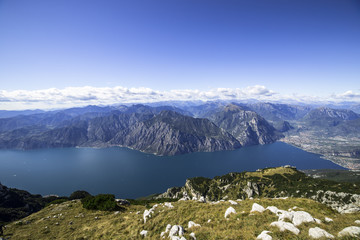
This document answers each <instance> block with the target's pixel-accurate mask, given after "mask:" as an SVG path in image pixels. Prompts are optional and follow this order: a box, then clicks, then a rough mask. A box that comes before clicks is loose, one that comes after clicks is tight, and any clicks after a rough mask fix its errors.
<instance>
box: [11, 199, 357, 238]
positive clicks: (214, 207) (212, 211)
mask: <svg viewBox="0 0 360 240" xmlns="http://www.w3.org/2000/svg"><path fill="white" fill-rule="evenodd" d="M254 202H256V203H259V204H260V205H262V206H264V207H267V206H276V207H278V208H279V209H284V210H287V209H289V208H292V207H294V206H297V207H298V209H300V210H304V211H307V212H309V213H310V214H311V215H312V216H313V217H315V218H318V219H320V220H322V221H323V223H321V224H316V223H311V224H302V225H300V226H299V229H300V231H301V232H300V234H299V235H298V236H295V235H294V234H292V233H290V232H280V231H279V230H278V229H277V228H274V227H270V226H269V225H270V223H271V222H273V221H276V220H277V217H276V216H275V214H272V213H271V212H269V211H265V212H263V213H256V214H253V215H252V214H250V210H251V207H252V204H253V203H254ZM172 204H173V205H174V208H172V209H170V208H167V207H164V206H159V207H158V208H156V211H155V214H154V216H153V217H152V218H151V219H149V220H148V221H147V222H146V223H145V224H144V222H143V212H144V210H145V209H146V208H145V207H144V206H136V205H132V206H129V207H127V208H126V210H125V211H124V212H120V213H118V214H115V213H114V212H102V211H89V210H85V209H83V208H82V205H81V203H80V202H79V201H73V202H65V203H62V204H59V205H52V206H49V207H46V208H45V209H43V210H41V211H40V212H38V213H35V214H32V215H31V216H28V217H27V218H24V219H23V220H22V221H21V222H14V223H12V224H9V225H8V226H7V228H6V229H5V231H4V234H5V237H11V239H12V240H16V239H142V237H141V236H140V234H139V233H140V231H141V230H148V231H149V233H148V236H147V238H146V239H160V233H161V232H162V231H165V227H166V225H167V224H171V225H174V224H177V225H182V226H183V227H184V228H185V238H186V239H188V240H189V239H191V238H190V237H189V234H190V233H191V232H195V234H196V237H197V239H198V240H205V239H207V240H215V239H255V238H256V236H257V235H258V234H260V233H261V232H262V231H263V230H269V231H272V233H271V235H272V237H273V239H309V237H308V230H309V228H310V227H315V226H319V227H320V228H322V229H324V230H326V231H328V232H329V233H331V234H333V235H335V236H336V235H337V233H338V232H339V231H341V230H342V229H343V228H345V227H348V226H355V225H356V224H355V223H354V221H355V220H357V219H360V213H356V214H343V215H342V214H339V213H337V212H334V211H333V210H331V209H330V208H328V207H326V206H325V205H322V204H319V203H317V202H315V201H312V200H309V199H299V198H289V199H286V200H282V199H255V200H245V201H241V202H239V204H238V205H230V203H229V202H222V203H219V204H209V203H199V202H194V201H186V202H184V201H179V202H174V203H172ZM230 206H232V207H234V208H235V209H236V212H237V214H233V215H230V217H229V219H225V218H224V213H225V211H226V209H227V208H228V207H230ZM138 211H140V213H139V214H136V212H138ZM59 214H62V216H59ZM82 214H83V217H82ZM54 216H57V217H55V218H54ZM96 217H97V218H98V219H95V218H96ZM325 217H330V218H332V219H333V220H334V222H332V223H325V222H324V218H325ZM209 219H211V222H209V223H208V220H209ZM189 221H194V222H195V223H198V224H201V227H194V228H192V229H187V224H188V222H189ZM70 222H72V224H70ZM348 239H351V238H348Z"/></svg>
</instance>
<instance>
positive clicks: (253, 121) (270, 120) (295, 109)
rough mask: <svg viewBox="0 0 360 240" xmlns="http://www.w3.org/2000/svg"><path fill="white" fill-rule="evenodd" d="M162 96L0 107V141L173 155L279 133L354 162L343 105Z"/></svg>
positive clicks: (351, 126)
mask: <svg viewBox="0 0 360 240" xmlns="http://www.w3.org/2000/svg"><path fill="white" fill-rule="evenodd" d="M166 104H169V105H161V103H157V104H155V103H154V104H151V106H149V105H142V104H136V105H114V106H103V107H100V106H87V107H79V108H70V109H64V110H56V111H34V112H31V111H30V112H29V111H19V112H14V111H11V112H7V111H1V115H0V148H3V149H36V148H54V147H109V146H123V147H129V148H133V149H136V150H140V151H143V152H147V153H152V154H157V155H176V154H183V153H190V152H198V151H205V152H211V151H222V150H234V149H237V148H240V147H242V146H249V145H257V144H269V143H273V142H275V141H278V140H280V141H284V142H287V143H289V144H292V145H294V146H297V147H300V148H302V149H304V150H306V151H310V152H314V153H319V154H322V155H324V156H325V157H326V158H328V159H330V160H332V161H335V162H336V163H338V164H340V165H342V166H345V167H347V168H353V169H358V168H360V147H359V146H360V137H359V136H360V115H359V114H358V113H356V112H353V111H352V110H350V109H335V108H330V107H327V106H324V107H314V106H310V105H307V106H305V105H293V104H283V103H281V104H280V103H266V102H249V103H229V102H222V101H216V102H207V103H198V102H197V103H186V102H167V103H166ZM351 106H353V105H351ZM16 113H17V114H16ZM2 116H3V117H2ZM4 116H12V117H4Z"/></svg>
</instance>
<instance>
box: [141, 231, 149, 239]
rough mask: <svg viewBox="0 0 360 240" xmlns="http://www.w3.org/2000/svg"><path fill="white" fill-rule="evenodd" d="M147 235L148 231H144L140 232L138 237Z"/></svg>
mask: <svg viewBox="0 0 360 240" xmlns="http://www.w3.org/2000/svg"><path fill="white" fill-rule="evenodd" d="M147 234H148V231H146V230H142V231H141V232H140V235H141V236H143V237H146V235H147Z"/></svg>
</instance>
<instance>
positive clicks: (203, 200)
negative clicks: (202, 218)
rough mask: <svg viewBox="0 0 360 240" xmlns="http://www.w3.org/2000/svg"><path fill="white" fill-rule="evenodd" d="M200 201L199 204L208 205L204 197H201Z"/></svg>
mask: <svg viewBox="0 0 360 240" xmlns="http://www.w3.org/2000/svg"><path fill="white" fill-rule="evenodd" d="M198 201H199V202H202V203H206V199H205V198H204V196H201V197H200V199H199V200H198Z"/></svg>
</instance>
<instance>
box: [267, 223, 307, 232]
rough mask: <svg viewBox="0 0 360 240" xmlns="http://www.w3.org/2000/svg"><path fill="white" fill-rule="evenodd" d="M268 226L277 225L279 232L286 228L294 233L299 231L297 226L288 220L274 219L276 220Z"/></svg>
mask: <svg viewBox="0 0 360 240" xmlns="http://www.w3.org/2000/svg"><path fill="white" fill-rule="evenodd" d="M270 226H272V227H278V228H279V230H280V231H281V232H284V231H285V230H288V231H290V232H292V233H294V234H296V235H298V234H299V233H300V230H299V229H298V228H297V227H295V226H294V224H292V223H289V222H283V221H276V222H272V223H271V224H270Z"/></svg>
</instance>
